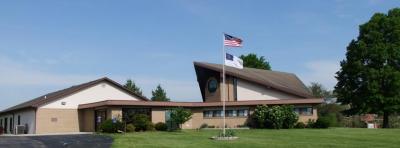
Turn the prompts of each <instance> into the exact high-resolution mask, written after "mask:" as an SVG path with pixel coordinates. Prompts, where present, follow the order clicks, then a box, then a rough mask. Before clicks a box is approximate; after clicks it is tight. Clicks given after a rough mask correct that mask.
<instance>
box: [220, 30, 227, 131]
mask: <svg viewBox="0 0 400 148" xmlns="http://www.w3.org/2000/svg"><path fill="white" fill-rule="evenodd" d="M224 40H225V36H224V34H222V94H221V98H222V113H223V116H222V117H223V120H224V125H223V127H222V129H223V132H222V133H223V135H224V137H225V56H226V53H225V43H224Z"/></svg>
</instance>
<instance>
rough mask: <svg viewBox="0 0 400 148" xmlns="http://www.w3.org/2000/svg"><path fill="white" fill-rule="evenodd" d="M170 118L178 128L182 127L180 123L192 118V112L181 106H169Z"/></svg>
mask: <svg viewBox="0 0 400 148" xmlns="http://www.w3.org/2000/svg"><path fill="white" fill-rule="evenodd" d="M170 111H171V114H170V116H171V120H172V121H173V122H174V123H176V124H178V125H179V129H181V128H182V124H183V123H185V122H186V121H189V120H190V119H191V118H192V115H193V113H192V112H191V111H190V110H187V109H184V108H182V107H177V108H171V109H170Z"/></svg>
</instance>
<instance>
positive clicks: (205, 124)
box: [200, 123, 208, 129]
mask: <svg viewBox="0 0 400 148" xmlns="http://www.w3.org/2000/svg"><path fill="white" fill-rule="evenodd" d="M207 127H208V124H207V123H203V124H201V125H200V129H203V128H207Z"/></svg>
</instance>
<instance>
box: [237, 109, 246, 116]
mask: <svg viewBox="0 0 400 148" xmlns="http://www.w3.org/2000/svg"><path fill="white" fill-rule="evenodd" d="M237 112H238V116H239V117H247V116H248V114H249V110H247V109H239V110H238V111H237Z"/></svg>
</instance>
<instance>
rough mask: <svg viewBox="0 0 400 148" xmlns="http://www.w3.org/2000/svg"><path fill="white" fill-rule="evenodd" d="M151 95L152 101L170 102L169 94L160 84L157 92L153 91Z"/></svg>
mask: <svg viewBox="0 0 400 148" xmlns="http://www.w3.org/2000/svg"><path fill="white" fill-rule="evenodd" d="M151 94H152V95H153V96H152V97H151V100H152V101H170V99H169V98H168V97H167V93H166V92H165V90H164V89H163V88H162V87H161V85H160V84H158V86H157V88H156V89H155V90H153V91H151Z"/></svg>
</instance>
